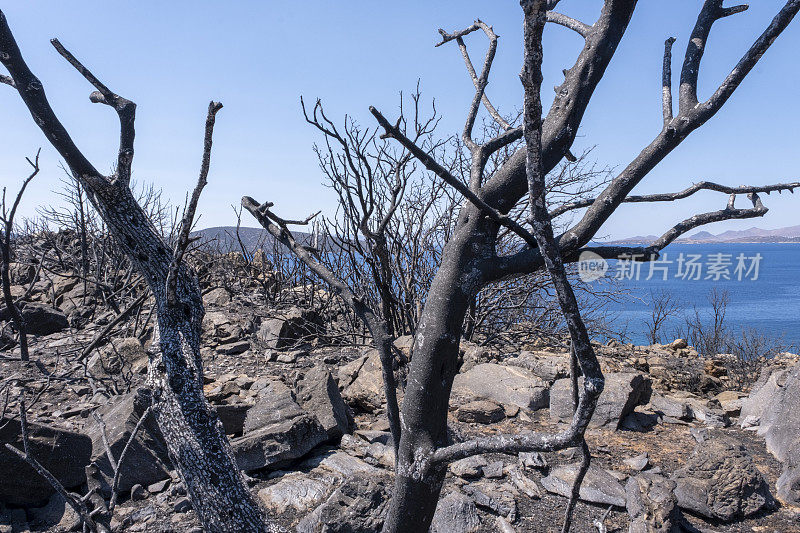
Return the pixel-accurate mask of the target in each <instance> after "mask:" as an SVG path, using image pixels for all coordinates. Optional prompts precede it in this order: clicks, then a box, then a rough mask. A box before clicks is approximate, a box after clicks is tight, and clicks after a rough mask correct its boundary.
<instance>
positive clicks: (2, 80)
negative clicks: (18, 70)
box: [0, 74, 17, 87]
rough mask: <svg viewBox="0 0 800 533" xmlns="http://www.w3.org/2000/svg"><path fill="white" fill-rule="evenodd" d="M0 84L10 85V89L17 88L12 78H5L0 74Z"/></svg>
mask: <svg viewBox="0 0 800 533" xmlns="http://www.w3.org/2000/svg"><path fill="white" fill-rule="evenodd" d="M0 83H5V84H6V85H10V86H11V87H16V86H17V85H16V84H15V83H14V80H13V78H11V76H6V75H5V74H0Z"/></svg>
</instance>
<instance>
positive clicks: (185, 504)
mask: <svg viewBox="0 0 800 533" xmlns="http://www.w3.org/2000/svg"><path fill="white" fill-rule="evenodd" d="M172 510H173V511H175V512H176V513H185V512H187V511H191V510H192V502H191V500H189V498H179V499H178V500H176V501H175V503H174V504H173V506H172Z"/></svg>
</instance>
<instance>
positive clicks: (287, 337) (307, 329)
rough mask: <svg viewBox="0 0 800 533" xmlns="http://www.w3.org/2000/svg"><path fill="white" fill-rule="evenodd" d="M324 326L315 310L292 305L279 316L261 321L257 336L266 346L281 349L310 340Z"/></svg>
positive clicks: (319, 332) (321, 330) (322, 329)
mask: <svg viewBox="0 0 800 533" xmlns="http://www.w3.org/2000/svg"><path fill="white" fill-rule="evenodd" d="M324 328H325V326H324V324H323V322H322V318H321V317H320V316H319V314H318V313H317V312H316V311H314V310H311V309H301V308H299V307H292V308H291V309H289V310H287V311H285V312H283V313H281V315H280V316H279V317H276V318H270V319H268V320H265V321H264V322H262V323H261V326H260V327H259V328H258V333H257V337H258V340H260V341H261V342H262V343H264V345H265V346H266V347H267V348H269V349H272V350H282V349H284V348H291V347H294V346H296V345H298V344H302V343H306V342H310V341H311V340H312V339H313V338H315V337H317V336H318V335H320V334H321V333H322V332H323V331H324Z"/></svg>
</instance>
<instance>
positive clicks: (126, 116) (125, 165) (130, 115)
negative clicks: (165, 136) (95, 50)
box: [50, 39, 136, 187]
mask: <svg viewBox="0 0 800 533" xmlns="http://www.w3.org/2000/svg"><path fill="white" fill-rule="evenodd" d="M50 42H51V43H52V45H53V47H54V48H55V49H56V50H57V51H58V53H59V54H61V56H62V57H63V58H64V59H66V60H67V62H69V64H70V65H72V66H73V67H75V70H77V71H78V72H79V73H80V74H81V75H82V76H83V77H84V78H86V81H88V82H89V83H91V84H92V85H93V86H94V87H95V89H97V91H95V92H93V93H92V94H91V95H89V100H91V101H92V102H93V103H96V104H97V103H100V104H106V105H108V106H111V107H112V108H114V110H115V111H116V112H117V115H118V116H119V154H118V155H117V180H116V182H117V183H119V184H121V185H124V186H126V187H127V186H128V184H129V183H130V180H131V164H132V163H133V140H134V137H135V136H136V131H135V129H134V122H135V120H136V104H135V103H133V102H131V101H130V100H128V99H126V98H123V97H121V96H119V95H118V94H116V93H114V92H113V91H111V90H110V89H109V88H108V87H106V86H105V85H104V84H103V83H102V82H101V81H100V80H99V79H97V77H95V75H94V74H92V72H91V71H90V70H89V69H88V68H86V67H85V66H84V65H83V64H82V63H81V62H80V61H79V60H78V59H77V58H76V57H75V56H74V55H72V53H71V52H70V51H69V50H67V49H66V48H64V45H62V44H61V42H59V40H58V39H52V40H51V41H50Z"/></svg>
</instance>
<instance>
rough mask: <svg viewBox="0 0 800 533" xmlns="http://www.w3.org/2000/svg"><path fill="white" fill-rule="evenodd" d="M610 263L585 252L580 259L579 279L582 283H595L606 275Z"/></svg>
mask: <svg viewBox="0 0 800 533" xmlns="http://www.w3.org/2000/svg"><path fill="white" fill-rule="evenodd" d="M606 272H608V262H606V260H605V259H603V258H602V257H600V256H599V255H597V254H596V253H594V252H590V251H585V252H582V253H581V255H580V256H579V257H578V277H579V278H581V280H582V281H585V282H589V281H595V280H598V279H600V278H602V277H603V276H605V275H606Z"/></svg>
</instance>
